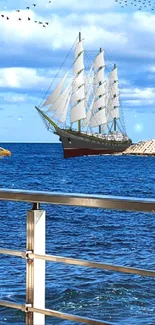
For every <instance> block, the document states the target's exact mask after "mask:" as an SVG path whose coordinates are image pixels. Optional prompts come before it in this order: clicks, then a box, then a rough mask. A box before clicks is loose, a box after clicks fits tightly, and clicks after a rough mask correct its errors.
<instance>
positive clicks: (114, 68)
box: [113, 63, 117, 132]
mask: <svg viewBox="0 0 155 325" xmlns="http://www.w3.org/2000/svg"><path fill="white" fill-rule="evenodd" d="M116 67H117V66H116V63H115V64H114V69H116ZM114 69H113V70H114ZM114 82H116V81H114ZM114 97H116V95H114ZM114 132H116V117H114Z"/></svg>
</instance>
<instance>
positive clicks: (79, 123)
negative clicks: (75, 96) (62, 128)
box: [78, 32, 81, 132]
mask: <svg viewBox="0 0 155 325" xmlns="http://www.w3.org/2000/svg"><path fill="white" fill-rule="evenodd" d="M79 42H81V32H79ZM78 102H80V100H79V101H78ZM78 131H79V132H81V120H79V121H78Z"/></svg>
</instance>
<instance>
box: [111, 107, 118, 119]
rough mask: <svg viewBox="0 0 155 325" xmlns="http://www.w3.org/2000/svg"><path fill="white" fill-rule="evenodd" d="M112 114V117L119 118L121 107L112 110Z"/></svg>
mask: <svg viewBox="0 0 155 325" xmlns="http://www.w3.org/2000/svg"><path fill="white" fill-rule="evenodd" d="M111 116H112V118H117V119H118V118H119V109H118V107H116V108H114V109H112V110H111Z"/></svg>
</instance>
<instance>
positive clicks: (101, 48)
mask: <svg viewBox="0 0 155 325" xmlns="http://www.w3.org/2000/svg"><path fill="white" fill-rule="evenodd" d="M100 53H102V48H101V47H100ZM100 69H102V67H100V68H99V70H100ZM101 84H102V82H101V81H100V82H99V86H100V85H101ZM100 97H102V95H100V96H99V98H100ZM100 110H101V107H100V108H99V111H100ZM99 133H101V125H99Z"/></svg>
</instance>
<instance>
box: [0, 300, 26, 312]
mask: <svg viewBox="0 0 155 325" xmlns="http://www.w3.org/2000/svg"><path fill="white" fill-rule="evenodd" d="M0 306H4V307H8V308H14V309H19V310H22V311H24V310H25V305H22V304H16V303H13V302H9V301H5V300H0Z"/></svg>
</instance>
